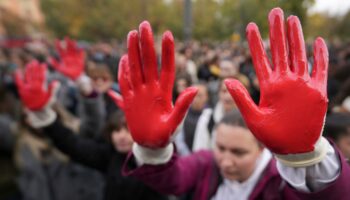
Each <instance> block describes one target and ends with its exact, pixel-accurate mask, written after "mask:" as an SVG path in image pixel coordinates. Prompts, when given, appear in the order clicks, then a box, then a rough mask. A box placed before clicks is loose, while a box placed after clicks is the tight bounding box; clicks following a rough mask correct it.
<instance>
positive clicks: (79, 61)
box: [49, 37, 85, 80]
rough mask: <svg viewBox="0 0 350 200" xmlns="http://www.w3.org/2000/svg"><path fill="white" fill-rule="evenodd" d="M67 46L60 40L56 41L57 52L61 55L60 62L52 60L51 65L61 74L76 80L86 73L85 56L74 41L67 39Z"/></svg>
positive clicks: (50, 60)
mask: <svg viewBox="0 0 350 200" xmlns="http://www.w3.org/2000/svg"><path fill="white" fill-rule="evenodd" d="M64 41H65V46H63V45H62V43H61V42H60V41H59V40H56V50H57V52H58V53H59V55H60V61H57V60H56V59H54V58H50V59H49V62H50V64H51V65H52V66H53V67H54V68H55V69H56V70H57V71H59V72H61V73H62V74H64V75H65V76H67V77H69V78H70V79H72V80H76V79H77V78H78V77H79V76H80V75H81V74H82V73H83V72H84V62H85V54H84V51H83V50H82V49H79V48H78V47H77V44H76V42H75V41H74V40H71V39H69V38H68V37H66V38H65V40H64Z"/></svg>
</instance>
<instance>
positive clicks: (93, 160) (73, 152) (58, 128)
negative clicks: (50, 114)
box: [43, 120, 109, 171]
mask: <svg viewBox="0 0 350 200" xmlns="http://www.w3.org/2000/svg"><path fill="white" fill-rule="evenodd" d="M43 130H44V132H45V134H46V135H47V136H49V137H50V138H51V139H52V141H53V143H54V145H55V146H56V147H57V148H58V149H59V150H61V151H62V152H63V153H65V154H67V155H68V156H70V158H71V159H73V160H75V161H77V162H79V163H81V164H83V165H86V166H89V167H92V168H95V169H98V170H100V171H104V170H105V167H106V166H107V162H108V158H109V147H108V145H107V144H102V143H101V144H100V143H97V142H95V141H93V140H91V139H85V138H81V137H79V136H77V135H74V133H73V132H72V131H71V130H70V129H68V128H66V127H64V126H63V125H62V124H61V122H60V121H59V120H56V121H55V122H54V123H52V124H51V125H49V126H47V127H45V128H44V129H43Z"/></svg>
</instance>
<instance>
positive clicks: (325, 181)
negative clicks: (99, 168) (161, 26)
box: [118, 8, 350, 200]
mask: <svg viewBox="0 0 350 200" xmlns="http://www.w3.org/2000/svg"><path fill="white" fill-rule="evenodd" d="M269 27H270V44H271V53H272V61H273V67H271V66H270V64H269V61H268V58H267V54H266V53H265V50H264V47H263V45H262V40H261V36H260V33H259V31H258V28H257V26H256V25H255V24H254V23H250V24H249V25H248V26H247V38H248V43H249V47H250V51H251V54H252V59H253V63H254V68H255V71H256V73H257V77H258V79H259V83H260V91H261V98H260V102H259V105H256V104H255V103H254V102H253V100H252V99H251V98H250V96H249V94H248V92H247V90H246V89H245V88H244V86H243V85H242V84H241V83H240V82H239V81H237V80H235V79H227V80H226V81H225V85H226V87H227V88H228V91H229V92H230V94H231V96H232V97H233V99H234V100H235V103H236V105H237V107H238V108H239V110H240V112H241V113H242V117H243V119H244V121H245V124H246V125H247V127H248V128H249V130H248V129H247V128H243V127H242V125H238V124H234V125H232V124H230V122H232V121H233V122H234V121H235V120H233V119H231V118H230V119H228V122H226V119H224V120H223V121H222V122H221V123H220V124H219V125H218V126H217V127H216V128H217V129H216V130H217V132H218V133H217V136H216V137H215V145H216V147H215V150H214V152H211V151H200V152H197V153H194V154H192V155H190V156H187V157H178V156H177V155H176V152H175V151H174V145H173V144H172V142H171V138H172V133H174V131H175V129H176V127H177V126H178V124H179V123H180V122H181V121H182V119H183V117H184V116H185V114H186V111H187V109H188V108H189V107H190V104H191V102H192V100H193V98H194V97H195V95H196V93H197V89H196V88H193V87H190V88H187V89H186V90H184V91H183V93H182V94H180V96H179V97H178V99H177V101H176V103H175V105H174V106H172V103H171V87H172V81H173V80H174V41H173V37H172V35H171V33H170V32H166V33H165V34H164V35H163V42H162V68H161V71H160V74H159V75H158V70H157V62H156V56H155V51H154V46H153V45H154V44H153V38H152V31H151V27H150V25H149V23H147V22H143V23H141V25H140V33H141V37H140V41H139V38H137V37H129V38H128V44H129V45H130V46H134V49H133V50H132V51H129V52H128V55H125V56H123V57H122V59H121V62H120V66H119V83H120V87H121V93H122V100H121V98H119V100H118V101H119V103H121V102H122V103H123V105H124V111H125V116H126V121H127V124H128V127H129V130H130V132H131V135H132V137H133V139H134V140H135V143H134V145H133V151H132V154H131V155H130V157H128V158H127V160H126V164H128V163H130V162H133V161H134V160H136V162H137V163H138V167H134V168H130V167H128V166H125V168H124V169H123V171H124V173H125V174H126V175H131V176H134V177H137V178H138V179H140V180H142V181H143V182H145V183H147V184H148V185H149V186H151V187H152V188H154V189H156V190H158V191H160V192H164V193H169V194H177V195H179V194H183V193H186V192H192V193H193V199H220V200H221V199H347V198H348V197H347V196H349V195H350V190H349V189H350V188H349V184H348V182H349V178H350V168H349V166H348V165H347V164H346V162H345V159H344V158H343V156H342V155H341V154H340V153H339V151H338V150H337V149H336V148H335V147H334V146H333V145H332V144H331V143H330V142H329V141H327V140H326V139H325V138H324V137H323V136H322V128H323V123H324V118H325V115H326V110H327V102H328V100H327V91H326V85H327V70H328V51H327V46H326V44H325V42H324V40H323V39H322V38H317V39H316V41H315V44H314V65H313V70H312V73H311V74H309V73H308V69H307V59H306V52H305V45H304V40H303V33H302V30H301V25H300V21H299V19H298V18H297V17H296V16H291V17H289V18H288V20H287V30H288V32H287V33H285V30H286V29H285V27H284V17H283V11H282V10H281V9H280V8H275V9H273V10H272V11H271V12H270V14H269ZM286 36H288V37H286ZM287 43H288V44H289V56H290V57H288V49H287ZM138 44H141V45H140V46H139V45H138ZM141 55H142V56H141ZM138 58H142V60H139V59H138ZM289 58H291V62H289ZM142 69H143V70H142ZM305 94H307V95H305ZM253 136H254V137H255V138H256V139H255V138H254V137H253ZM272 157H273V158H272ZM220 176H221V177H222V179H223V180H222V181H220V178H219V177H220Z"/></svg>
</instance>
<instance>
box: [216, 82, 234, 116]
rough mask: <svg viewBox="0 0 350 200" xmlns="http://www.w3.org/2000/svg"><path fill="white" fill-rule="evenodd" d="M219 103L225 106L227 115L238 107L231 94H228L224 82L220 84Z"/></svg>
mask: <svg viewBox="0 0 350 200" xmlns="http://www.w3.org/2000/svg"><path fill="white" fill-rule="evenodd" d="M219 101H220V102H221V103H222V105H223V106H224V111H225V113H226V112H229V111H231V110H232V109H234V108H235V107H236V104H235V102H234V101H233V99H232V97H231V95H230V93H229V92H228V90H227V88H226V86H225V84H224V83H223V82H222V83H221V84H220V91H219Z"/></svg>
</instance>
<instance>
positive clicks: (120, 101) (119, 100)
mask: <svg viewBox="0 0 350 200" xmlns="http://www.w3.org/2000/svg"><path fill="white" fill-rule="evenodd" d="M107 93H108V95H109V96H110V97H111V98H112V99H113V101H114V103H115V104H116V105H117V106H118V107H119V108H120V109H122V110H124V100H123V97H122V96H121V95H120V94H119V93H117V92H115V91H114V90H112V89H109V90H108V92H107Z"/></svg>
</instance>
